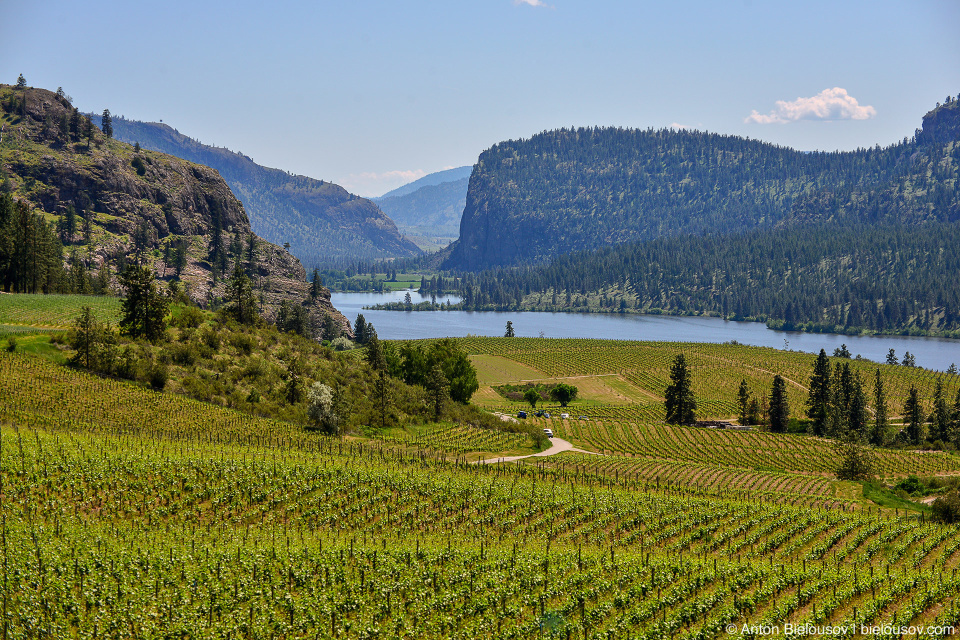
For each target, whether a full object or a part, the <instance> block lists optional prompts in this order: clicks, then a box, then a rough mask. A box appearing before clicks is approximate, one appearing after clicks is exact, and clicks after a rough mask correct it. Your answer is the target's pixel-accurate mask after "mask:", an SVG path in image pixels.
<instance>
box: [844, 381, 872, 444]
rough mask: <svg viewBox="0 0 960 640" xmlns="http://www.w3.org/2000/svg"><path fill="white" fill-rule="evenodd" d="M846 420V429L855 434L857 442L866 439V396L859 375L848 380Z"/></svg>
mask: <svg viewBox="0 0 960 640" xmlns="http://www.w3.org/2000/svg"><path fill="white" fill-rule="evenodd" d="M848 416H849V417H848V418H847V425H848V427H847V428H848V429H849V430H850V431H852V432H853V433H855V434H856V437H857V440H859V441H864V440H866V439H867V436H868V433H867V422H868V420H869V416H868V412H867V396H866V394H865V393H864V392H863V381H862V380H861V379H860V374H859V373H856V374H854V375H852V376H851V378H850V405H849V413H848Z"/></svg>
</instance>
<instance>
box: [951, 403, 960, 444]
mask: <svg viewBox="0 0 960 640" xmlns="http://www.w3.org/2000/svg"><path fill="white" fill-rule="evenodd" d="M951 429H952V430H953V434H952V435H953V437H952V440H953V443H954V445H957V446H960V389H957V397H956V398H954V400H953V413H952V417H951Z"/></svg>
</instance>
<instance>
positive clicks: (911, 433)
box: [903, 386, 924, 445]
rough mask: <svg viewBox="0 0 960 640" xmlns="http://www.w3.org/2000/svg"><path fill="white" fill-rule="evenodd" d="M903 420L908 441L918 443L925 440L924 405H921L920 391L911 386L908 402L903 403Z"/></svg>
mask: <svg viewBox="0 0 960 640" xmlns="http://www.w3.org/2000/svg"><path fill="white" fill-rule="evenodd" d="M903 422H904V431H905V432H906V436H907V442H909V443H910V444H914V445H918V444H920V443H922V442H923V441H924V432H923V431H924V427H923V407H922V406H920V392H918V391H917V388H916V387H914V386H911V387H910V393H909V394H908V395H907V400H906V402H904V403H903Z"/></svg>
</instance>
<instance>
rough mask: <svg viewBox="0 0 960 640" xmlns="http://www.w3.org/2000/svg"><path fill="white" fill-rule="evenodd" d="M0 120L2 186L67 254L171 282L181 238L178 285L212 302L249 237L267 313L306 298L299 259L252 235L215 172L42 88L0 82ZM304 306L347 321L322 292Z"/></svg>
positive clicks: (200, 299) (222, 291)
mask: <svg viewBox="0 0 960 640" xmlns="http://www.w3.org/2000/svg"><path fill="white" fill-rule="evenodd" d="M0 127H2V139H0V171H2V175H0V180H2V188H5V189H7V190H11V191H12V192H13V193H14V195H15V196H16V197H19V198H23V199H26V200H27V201H29V202H30V203H31V204H32V205H33V206H34V207H35V208H36V209H39V210H40V211H42V212H43V215H44V217H45V218H46V219H47V220H48V222H49V223H50V224H52V225H55V226H57V227H58V228H59V229H64V230H62V231H61V239H62V242H63V243H64V251H65V254H68V253H69V254H71V255H75V256H78V257H79V259H80V260H82V261H83V262H84V263H85V264H86V266H87V267H88V268H89V269H91V270H92V271H95V272H98V271H99V270H101V269H104V268H108V269H110V270H111V272H113V273H115V272H116V269H117V267H118V265H119V264H120V263H121V262H124V261H127V262H131V261H138V260H139V261H143V262H146V263H148V264H151V265H153V266H154V267H155V268H156V270H157V272H158V273H159V274H160V275H161V276H162V277H163V278H164V279H166V280H171V279H173V278H174V277H175V272H176V268H175V266H174V264H172V259H171V255H175V254H176V251H175V250H174V251H171V248H173V247H178V246H182V247H184V249H185V257H186V260H185V264H183V265H181V273H180V279H181V280H182V281H183V284H184V286H185V289H186V291H187V292H188V294H189V295H190V296H191V297H192V298H193V299H195V300H196V301H198V302H200V303H203V304H209V303H215V302H216V301H217V299H220V298H222V297H223V296H224V295H225V293H226V291H225V280H224V277H223V275H224V273H225V272H226V271H228V270H229V268H230V266H231V265H232V264H233V261H235V260H236V259H238V257H240V256H241V253H242V252H243V253H242V255H243V256H244V257H245V258H247V257H249V256H248V255H247V254H246V253H245V252H247V251H248V247H249V244H250V240H251V238H252V239H253V241H254V247H255V249H254V256H253V257H254V259H253V261H252V262H253V264H252V268H251V269H250V271H251V274H250V275H251V277H252V279H253V281H254V285H255V287H256V288H257V295H258V297H259V299H260V300H261V305H262V311H263V313H264V314H265V315H266V316H268V317H270V316H271V315H272V314H273V313H274V310H275V308H276V307H277V306H278V305H279V304H280V303H281V302H282V301H284V300H286V301H289V302H294V303H301V301H304V300H305V299H306V298H307V297H308V296H307V292H308V288H309V285H308V283H307V282H306V279H305V275H306V274H305V270H304V268H303V265H302V264H301V263H300V261H299V260H297V259H296V258H295V257H293V256H292V255H290V253H288V252H287V251H285V250H284V249H283V248H281V247H278V246H276V245H274V244H271V243H269V242H267V241H265V240H263V239H260V238H258V237H256V235H255V234H253V233H252V231H251V227H250V221H249V219H248V218H247V214H246V212H245V210H244V207H243V205H242V204H241V203H240V201H239V200H237V198H236V197H234V195H233V193H232V192H231V190H230V187H229V186H228V185H227V184H226V182H224V180H223V179H222V178H221V177H220V175H219V174H218V173H217V172H216V171H215V170H213V169H211V168H209V167H206V166H202V165H198V164H194V163H192V162H188V161H186V160H182V159H180V158H176V157H173V156H170V155H166V154H163V153H158V152H154V151H147V150H139V151H138V150H136V149H134V147H131V146H130V145H128V144H125V143H123V142H119V141H117V140H112V139H109V138H107V137H106V136H105V135H104V134H103V133H102V132H101V131H100V130H99V129H97V128H96V127H93V126H91V125H90V123H89V120H88V119H87V118H86V117H84V116H83V115H81V114H79V113H78V112H77V111H76V109H75V108H73V107H72V105H70V103H69V102H68V100H67V99H66V97H64V96H62V95H58V94H55V93H53V92H50V91H46V90H43V89H34V88H25V89H17V88H14V87H11V86H8V85H0ZM73 212H75V213H76V219H77V220H79V222H78V223H77V227H76V229H75V230H73V231H72V232H71V231H69V230H65V229H66V226H65V225H64V224H63V221H64V220H65V219H66V217H67V216H68V215H70V214H72V213H73ZM218 230H219V231H220V234H219V241H220V244H221V245H222V246H223V253H224V256H225V257H224V260H223V262H224V263H225V265H226V268H222V267H223V265H221V269H220V272H221V273H220V274H219V276H220V277H214V271H215V267H216V265H214V264H211V247H213V246H215V245H216V244H217V235H218V234H217V231H218ZM114 282H115V280H114ZM309 305H310V306H312V307H313V308H314V310H315V311H317V312H318V313H328V314H331V315H333V316H334V317H335V318H337V320H338V321H339V322H340V324H341V325H342V326H343V327H345V328H346V327H347V321H346V319H345V318H344V317H343V316H342V315H341V314H339V312H337V311H336V309H334V308H333V307H332V306H331V305H330V299H329V292H326V291H325V290H324V292H323V294H322V295H320V296H319V297H317V298H316V299H315V300H314V301H312V302H310V303H309Z"/></svg>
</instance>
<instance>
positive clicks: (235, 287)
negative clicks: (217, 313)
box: [227, 257, 260, 325]
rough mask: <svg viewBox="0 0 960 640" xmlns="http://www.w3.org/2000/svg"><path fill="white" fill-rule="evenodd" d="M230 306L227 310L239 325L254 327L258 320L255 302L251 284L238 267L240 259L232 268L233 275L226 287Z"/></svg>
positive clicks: (240, 267)
mask: <svg viewBox="0 0 960 640" xmlns="http://www.w3.org/2000/svg"><path fill="white" fill-rule="evenodd" d="M228 291H229V292H230V305H229V306H228V307H227V310H228V311H229V312H230V314H231V315H232V316H233V317H234V319H235V320H236V321H237V322H239V323H240V324H246V325H254V324H257V321H258V320H259V319H260V317H259V314H258V313H257V300H256V298H255V297H254V295H253V284H252V283H251V282H250V278H248V277H247V274H246V272H245V271H244V270H243V267H242V266H241V265H240V259H239V257H238V258H237V262H236V263H235V264H234V266H233V275H232V276H231V277H230V283H229V286H228Z"/></svg>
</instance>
